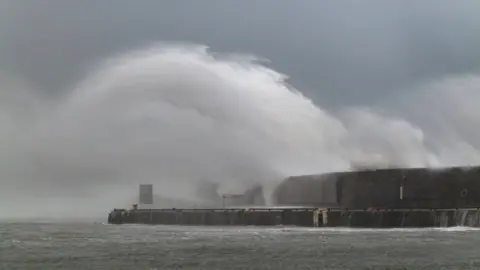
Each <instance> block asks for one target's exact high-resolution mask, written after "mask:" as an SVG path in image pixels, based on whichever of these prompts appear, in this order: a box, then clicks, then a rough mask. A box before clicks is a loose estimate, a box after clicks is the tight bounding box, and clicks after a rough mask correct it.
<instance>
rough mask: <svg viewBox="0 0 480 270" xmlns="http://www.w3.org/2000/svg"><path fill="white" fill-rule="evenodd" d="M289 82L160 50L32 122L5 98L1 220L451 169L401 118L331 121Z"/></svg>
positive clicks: (183, 50)
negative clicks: (153, 196) (363, 170)
mask: <svg viewBox="0 0 480 270" xmlns="http://www.w3.org/2000/svg"><path fill="white" fill-rule="evenodd" d="M285 79H286V77H285V76H284V75H282V74H279V73H277V72H276V71H274V70H272V69H269V68H266V67H265V66H262V65H261V64H260V63H258V62H256V61H255V59H252V58H251V57H249V58H239V57H238V56H237V57H235V58H232V57H228V56H224V57H221V56H214V55H212V54H210V53H209V52H208V51H207V49H206V48H204V47H193V48H192V47H182V46H166V47H165V46H161V47H154V48H150V49H147V50H141V51H138V52H135V53H132V54H127V55H123V56H120V57H117V58H115V59H113V60H110V61H107V62H106V64H105V65H104V66H102V67H101V68H99V69H98V70H96V71H95V72H94V73H93V75H92V76H90V77H89V78H88V79H87V80H85V81H84V82H82V83H81V84H80V85H79V86H78V87H77V88H76V89H75V90H74V91H72V93H71V94H70V95H68V96H67V97H66V98H65V99H63V100H59V101H56V102H51V103H50V104H49V109H48V110H46V107H47V106H46V105H44V106H37V107H41V110H40V112H38V111H35V113H34V114H30V115H29V117H21V118H19V117H18V115H19V114H18V113H17V112H16V110H17V109H18V108H19V107H18V105H19V104H21V103H22V102H24V101H25V100H26V99H25V98H21V99H20V100H18V98H17V97H16V98H17V99H12V98H11V97H8V98H2V99H1V100H0V105H1V106H0V109H2V110H4V111H5V112H4V113H2V115H3V116H4V117H3V118H1V119H0V121H1V122H0V125H1V127H2V130H1V132H0V136H1V141H0V149H1V150H2V152H1V153H0V158H1V161H0V162H1V163H0V166H1V170H0V179H1V180H0V181H1V184H2V189H1V191H0V195H1V196H0V198H1V199H0V202H1V204H2V207H1V208H0V210H1V211H0V216H1V215H4V216H5V215H6V216H12V215H15V213H17V214H18V213H23V214H21V215H30V216H31V215H32V211H35V212H37V211H43V212H44V213H45V212H51V213H52V214H57V215H67V213H68V212H70V211H72V212H73V211H80V210H83V211H84V212H85V214H86V215H91V214H97V213H98V214H101V215H104V214H105V211H106V210H107V209H109V208H110V207H113V206H119V205H121V204H123V203H130V202H131V201H132V198H134V195H132V193H135V191H136V189H137V184H139V183H153V184H155V185H156V187H157V192H159V193H163V194H168V195H170V196H176V197H189V196H192V190H191V189H190V188H189V187H190V186H191V184H192V183H198V182H201V181H212V182H218V183H221V184H222V186H223V187H224V188H235V187H237V188H245V187H247V186H248V185H250V184H253V183H257V182H264V183H265V182H267V183H272V182H278V181H279V180H281V179H282V178H283V177H286V176H289V175H295V174H308V173H321V172H327V171H335V170H348V169H351V168H354V167H357V166H381V167H385V166H403V167H412V166H434V165H435V166H436V165H449V164H448V163H454V162H453V161H452V160H449V159H445V158H444V160H443V161H442V160H441V157H442V155H434V153H435V151H434V150H435V149H433V150H432V149H431V148H430V150H429V148H427V146H426V145H427V144H426V143H425V141H426V139H425V133H424V131H423V130H421V129H420V128H417V127H415V126H413V125H412V124H410V123H409V122H407V121H405V120H402V119H401V118H386V117H382V116H380V115H379V114H377V113H375V111H374V110H372V109H363V108H350V109H348V110H345V113H343V114H341V115H339V116H337V117H335V116H333V115H332V114H330V113H328V112H326V111H324V110H322V109H321V108H319V107H317V106H315V105H314V104H313V103H312V102H311V101H310V100H309V99H307V98H306V97H304V96H302V95H301V94H300V93H299V92H298V91H296V90H295V89H292V88H291V87H288V86H287V85H286V84H285ZM12 91H13V89H11V88H4V91H3V92H2V93H4V94H5V93H13V92H12ZM52 104H53V105H52ZM5 116H7V117H5ZM476 134H478V133H476ZM457 139H458V138H457ZM455 141H456V142H460V141H462V142H465V141H464V140H455ZM439 145H440V144H438V143H435V144H434V146H439ZM438 149H441V148H438ZM449 149H450V150H451V151H457V152H458V151H461V150H462V149H461V148H455V149H453V150H452V148H449ZM473 152H474V153H478V151H476V150H475V149H474V151H473ZM478 160H479V159H478V155H471V156H469V158H467V159H466V160H465V159H464V160H462V162H465V161H468V162H473V161H474V162H478ZM444 161H446V162H444ZM454 161H455V160H454ZM76 214H77V213H76Z"/></svg>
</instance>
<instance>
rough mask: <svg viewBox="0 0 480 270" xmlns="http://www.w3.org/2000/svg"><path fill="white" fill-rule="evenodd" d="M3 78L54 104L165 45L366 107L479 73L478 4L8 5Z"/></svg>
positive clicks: (2, 27)
mask: <svg viewBox="0 0 480 270" xmlns="http://www.w3.org/2000/svg"><path fill="white" fill-rule="evenodd" d="M0 2H1V5H2V11H0V12H2V16H1V19H0V20H1V22H2V23H1V24H0V61H1V62H0V64H1V66H0V67H1V68H3V69H7V70H8V71H10V72H13V73H17V74H19V75H21V76H24V77H25V78H26V79H28V80H30V81H32V83H35V84H36V85H37V86H38V87H39V89H41V90H42V91H45V92H50V93H58V92H59V91H60V92H61V91H62V89H65V88H66V87H65V86H66V85H68V84H74V83H76V82H77V81H78V80H79V79H80V78H81V77H82V76H83V75H85V70H86V69H88V68H89V67H90V66H92V65H94V64H96V63H97V62H98V61H99V59H103V58H105V57H108V56H111V55H112V54H114V53H119V52H123V51H128V50H129V49H132V48H135V47H138V46H144V45H146V44H148V43H150V42H155V41H184V42H194V43H199V44H206V45H208V46H210V47H212V48H213V49H214V50H216V51H224V52H241V53H243V52H244V53H250V54H254V55H258V56H260V57H264V58H267V59H269V60H271V63H270V65H272V66H273V67H274V68H275V69H277V70H279V71H281V72H283V73H285V74H287V75H289V76H290V77H291V82H292V83H293V84H294V85H295V86H297V87H298V88H299V89H302V91H303V92H304V93H305V94H306V95H308V96H310V97H312V98H313V99H315V100H316V101H317V102H322V103H325V105H328V104H330V103H331V104H339V103H340V104H342V103H353V104H358V103H366V104H369V103H370V102H371V100H372V99H378V98H380V97H383V96H385V95H388V94H389V93H390V92H391V91H395V90H398V89H399V88H403V89H405V88H408V87H409V86H412V85H415V84H416V83H418V82H422V81H428V80H431V79H435V78H438V77H443V76H445V75H447V74H463V73H465V72H469V71H476V70H478V68H479V66H480V50H478V48H480V35H479V34H478V33H479V32H480V16H479V10H480V3H479V2H478V1H473V0H472V1H442V0H430V1H376V0H371V1H361V2H358V1H313V0H312V1H277V0H266V1H228V0H227V1H214V0H211V1H182V0H179V1H149V0H143V1H126V0H118V1H94V0H86V1H61V0H44V1H28V0H2V1H0Z"/></svg>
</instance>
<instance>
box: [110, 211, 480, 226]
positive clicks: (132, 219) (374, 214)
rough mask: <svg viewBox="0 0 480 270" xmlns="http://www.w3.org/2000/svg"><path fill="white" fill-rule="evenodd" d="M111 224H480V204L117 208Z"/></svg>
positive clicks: (113, 213) (111, 214)
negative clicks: (463, 206)
mask: <svg viewBox="0 0 480 270" xmlns="http://www.w3.org/2000/svg"><path fill="white" fill-rule="evenodd" d="M108 222H109V223H110V224H156V225H210V226H215V225H216V226H300V227H357V228H407V227H416V228H421V227H452V226H468V227H480V208H470V209H373V208H372V209H360V210H352V209H327V208H253V209H136V210H124V209H115V210H114V211H112V212H111V213H110V214H109V217H108Z"/></svg>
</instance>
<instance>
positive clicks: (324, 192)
mask: <svg viewBox="0 0 480 270" xmlns="http://www.w3.org/2000/svg"><path fill="white" fill-rule="evenodd" d="M273 201H274V202H275V203H276V204H278V205H289V206H292V205H296V206H310V207H337V208H350V209H365V208H369V207H375V208H384V209H388V208H435V209H438V208H472V207H473V208H475V207H480V167H466V168H446V169H441V170H440V169H435V170H433V169H426V168H414V169H382V170H365V171H354V172H341V173H329V174H321V175H306V176H294V177H289V178H287V179H286V180H285V181H284V182H283V183H282V184H280V185H279V187H278V188H277V189H276V191H275V192H274V195H273Z"/></svg>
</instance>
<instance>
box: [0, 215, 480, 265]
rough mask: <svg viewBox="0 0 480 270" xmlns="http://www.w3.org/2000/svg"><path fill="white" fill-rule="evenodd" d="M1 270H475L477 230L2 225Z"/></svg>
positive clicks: (479, 247) (479, 244)
mask: <svg viewBox="0 0 480 270" xmlns="http://www.w3.org/2000/svg"><path fill="white" fill-rule="evenodd" d="M0 269H2V270H4V269H48V270H53V269H69V270H73V269H91V270H94V269H102V270H104V269H145V270H147V269H149V270H152V269H205V270H214V269H288V270H293V269H436V270H438V269H480V230H478V229H474V228H465V227H454V228H445V229H349V228H334V229H308V228H298V227H195V226H151V225H109V224H104V223H101V222H99V223H95V222H91V223H88V222H85V223H67V222H42V223H27V222H2V223H0Z"/></svg>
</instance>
